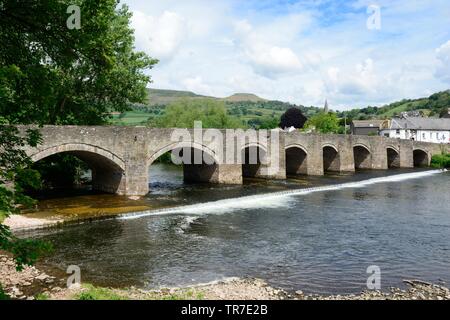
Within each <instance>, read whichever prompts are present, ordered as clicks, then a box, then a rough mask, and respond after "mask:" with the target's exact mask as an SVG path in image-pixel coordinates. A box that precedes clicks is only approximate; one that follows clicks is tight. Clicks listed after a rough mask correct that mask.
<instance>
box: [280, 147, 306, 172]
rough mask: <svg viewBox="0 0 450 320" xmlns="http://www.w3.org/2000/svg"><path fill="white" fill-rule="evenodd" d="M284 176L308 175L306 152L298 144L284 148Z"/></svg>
mask: <svg viewBox="0 0 450 320" xmlns="http://www.w3.org/2000/svg"><path fill="white" fill-rule="evenodd" d="M285 158H286V174H288V175H298V174H308V151H307V150H306V148H305V147H303V146H302V145H300V144H291V145H288V146H286V148H285Z"/></svg>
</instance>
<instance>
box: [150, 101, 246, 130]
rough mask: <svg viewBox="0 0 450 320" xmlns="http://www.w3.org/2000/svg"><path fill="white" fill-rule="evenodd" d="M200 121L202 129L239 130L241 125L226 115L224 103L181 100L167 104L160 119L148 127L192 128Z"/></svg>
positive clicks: (151, 121) (153, 120)
mask: <svg viewBox="0 0 450 320" xmlns="http://www.w3.org/2000/svg"><path fill="white" fill-rule="evenodd" d="M194 121H201V122H202V126H203V128H217V129H221V128H240V127H242V126H243V124H242V123H241V122H240V121H239V120H238V119H236V118H234V117H231V116H229V115H228V114H227V109H226V107H225V104H224V102H222V101H218V100H212V99H196V100H188V99H181V100H178V101H175V102H173V103H171V104H169V105H168V106H167V107H166V108H165V112H164V114H163V115H162V116H161V117H158V118H156V119H150V121H149V125H150V126H153V127H161V128H175V127H176V128H193V127H194Z"/></svg>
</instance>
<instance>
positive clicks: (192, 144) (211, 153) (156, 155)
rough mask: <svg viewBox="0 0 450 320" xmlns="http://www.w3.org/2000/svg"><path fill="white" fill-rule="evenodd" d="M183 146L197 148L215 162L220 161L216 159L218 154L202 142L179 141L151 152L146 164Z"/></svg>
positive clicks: (148, 164)
mask: <svg viewBox="0 0 450 320" xmlns="http://www.w3.org/2000/svg"><path fill="white" fill-rule="evenodd" d="M183 148H192V149H194V150H199V151H201V152H204V153H205V154H207V155H208V156H209V157H211V158H212V159H213V160H214V162H215V163H216V164H218V163H220V159H218V156H217V155H216V153H215V152H214V151H213V150H212V149H211V148H209V147H207V146H205V145H203V144H200V143H197V142H183V141H180V142H174V143H171V144H169V145H167V146H165V147H162V148H161V149H159V150H158V151H156V152H154V153H152V154H151V155H150V156H149V157H148V159H147V166H150V165H151V164H152V163H153V162H154V161H155V160H156V159H158V158H159V157H160V156H162V155H163V154H165V153H167V152H170V151H173V150H177V149H183Z"/></svg>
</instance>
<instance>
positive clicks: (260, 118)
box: [112, 89, 321, 128]
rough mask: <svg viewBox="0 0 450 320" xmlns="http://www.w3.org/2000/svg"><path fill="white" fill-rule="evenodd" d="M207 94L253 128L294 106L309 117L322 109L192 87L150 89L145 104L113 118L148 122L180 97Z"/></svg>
mask: <svg viewBox="0 0 450 320" xmlns="http://www.w3.org/2000/svg"><path fill="white" fill-rule="evenodd" d="M206 98H207V99H215V100H220V101H223V102H224V103H225V106H226V108H227V111H228V114H229V115H230V116H232V117H235V118H237V119H239V120H241V121H242V122H243V123H244V124H245V125H246V126H248V127H253V128H258V127H259V126H260V125H261V124H262V123H263V122H267V121H268V120H269V119H272V120H274V121H279V119H280V117H281V115H282V114H283V113H284V112H285V111H286V110H287V109H289V108H292V107H297V108H299V109H300V110H301V111H302V112H303V114H304V115H305V116H306V117H308V118H309V117H311V116H313V115H314V114H316V113H317V112H319V111H320V110H321V109H319V108H316V107H305V106H301V105H300V106H297V105H293V104H290V103H287V102H281V101H272V100H266V99H263V98H260V97H258V96H257V95H255V94H251V93H236V94H233V95H231V96H229V97H226V98H216V97H209V96H203V95H199V94H196V93H194V92H190V91H177V90H161V89H148V99H147V102H146V103H145V104H134V105H132V110H131V111H129V112H124V113H122V114H120V115H113V121H112V122H113V123H114V124H116V125H145V124H146V123H147V122H148V121H149V119H155V118H157V117H160V116H161V115H163V114H164V112H165V108H166V106H167V105H169V104H171V103H173V102H175V101H177V100H180V99H206Z"/></svg>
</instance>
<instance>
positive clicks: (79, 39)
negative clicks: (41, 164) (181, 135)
mask: <svg viewBox="0 0 450 320" xmlns="http://www.w3.org/2000/svg"><path fill="white" fill-rule="evenodd" d="M69 5H78V6H79V7H80V9H81V28H80V29H69V28H68V27H67V19H68V18H69V16H70V14H68V13H67V9H68V7H69ZM130 18H131V13H130V12H129V10H128V8H127V7H126V6H121V7H118V1H116V0H102V1H96V0H45V1H44V0H43V1H18V0H0V43H1V46H0V249H1V250H6V251H9V252H11V253H12V254H13V255H14V258H15V260H16V263H17V268H18V269H21V268H22V267H23V266H24V265H27V264H32V263H33V262H34V261H35V260H36V259H37V257H38V255H39V254H40V253H42V252H43V251H45V250H47V249H49V247H48V245H47V244H44V243H41V242H38V241H32V240H23V239H18V238H16V237H15V236H14V235H13V234H12V233H11V231H10V229H9V228H8V227H6V226H5V225H3V224H1V223H2V221H3V219H4V218H5V217H7V216H9V215H10V214H11V213H15V212H18V211H19V210H20V208H21V207H23V206H29V205H32V204H33V203H34V202H33V200H32V199H31V198H30V197H28V196H26V195H25V194H24V190H25V188H30V187H31V188H38V187H40V175H39V174H38V173H37V172H36V171H35V170H32V169H30V165H31V160H30V159H29V158H28V157H27V155H26V154H25V153H24V151H23V148H24V146H26V145H29V146H36V145H37V144H38V143H39V139H40V136H39V132H38V130H28V131H26V132H22V131H20V130H18V129H17V128H16V127H14V126H13V125H15V124H38V125H43V124H83V125H92V124H103V123H106V122H107V121H108V118H109V112H111V111H124V110H126V109H127V108H128V105H129V104H130V103H138V102H143V101H144V100H145V97H146V85H147V83H148V82H149V81H150V77H149V76H148V75H146V74H145V73H144V71H145V70H146V69H150V68H152V67H153V65H154V64H155V63H157V60H155V59H152V58H150V57H149V56H147V55H146V54H145V53H142V52H136V51H134V36H133V30H132V29H131V28H130Z"/></svg>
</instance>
